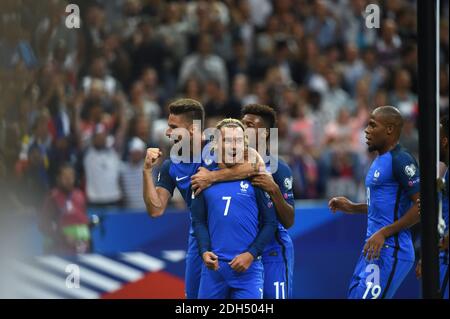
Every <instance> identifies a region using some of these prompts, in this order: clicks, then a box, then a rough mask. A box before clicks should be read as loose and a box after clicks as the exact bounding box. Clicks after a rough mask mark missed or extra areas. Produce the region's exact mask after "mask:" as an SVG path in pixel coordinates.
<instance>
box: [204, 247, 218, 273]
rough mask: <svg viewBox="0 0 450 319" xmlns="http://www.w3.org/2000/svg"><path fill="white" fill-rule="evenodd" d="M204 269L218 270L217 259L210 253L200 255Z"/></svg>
mask: <svg viewBox="0 0 450 319" xmlns="http://www.w3.org/2000/svg"><path fill="white" fill-rule="evenodd" d="M202 258H203V262H204V263H205V265H206V267H208V268H209V269H211V270H217V269H219V258H218V257H217V256H216V255H215V254H214V253H213V252H212V251H205V252H204V253H203V255H202Z"/></svg>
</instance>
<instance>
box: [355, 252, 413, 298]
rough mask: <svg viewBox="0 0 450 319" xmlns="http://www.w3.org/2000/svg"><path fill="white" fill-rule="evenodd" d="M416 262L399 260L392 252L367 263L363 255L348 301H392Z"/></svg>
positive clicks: (357, 267)
mask: <svg viewBox="0 0 450 319" xmlns="http://www.w3.org/2000/svg"><path fill="white" fill-rule="evenodd" d="M413 265H414V261H410V260H403V259H398V258H397V257H395V256H393V255H392V254H391V253H390V252H386V253H384V254H383V252H382V253H381V256H380V258H378V259H377V260H372V261H370V262H369V261H367V260H366V258H365V257H364V255H362V254H361V256H360V258H359V261H358V263H357V265H356V268H355V272H354V273H353V277H352V280H351V283H350V287H349V291H348V299H391V298H392V297H393V296H394V294H395V292H396V291H397V289H398V287H399V286H400V285H401V283H402V282H403V280H404V279H405V277H406V275H407V274H408V273H409V271H410V270H411V268H412V267H413Z"/></svg>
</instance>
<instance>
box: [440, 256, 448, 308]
mask: <svg viewBox="0 0 450 319" xmlns="http://www.w3.org/2000/svg"><path fill="white" fill-rule="evenodd" d="M439 277H440V281H439V282H440V289H441V290H440V291H441V297H442V299H448V252H447V253H441V255H440V256H439Z"/></svg>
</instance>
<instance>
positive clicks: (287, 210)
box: [251, 162, 295, 229]
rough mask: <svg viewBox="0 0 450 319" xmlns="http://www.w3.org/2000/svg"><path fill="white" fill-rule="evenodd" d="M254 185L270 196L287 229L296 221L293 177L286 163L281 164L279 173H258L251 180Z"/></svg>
mask: <svg viewBox="0 0 450 319" xmlns="http://www.w3.org/2000/svg"><path fill="white" fill-rule="evenodd" d="M251 181H252V185H253V186H256V187H260V188H261V189H263V190H264V191H265V192H267V193H268V194H269V195H270V198H271V200H272V201H273V203H274V205H275V210H276V213H277V217H278V220H279V221H280V223H281V224H282V225H283V226H284V227H285V228H286V229H288V228H290V227H292V225H293V224H294V221H295V201H294V194H293V191H292V184H293V176H292V172H291V169H290V168H289V166H288V165H287V164H286V163H284V162H283V163H281V162H280V163H279V165H278V169H277V171H276V172H275V173H274V174H273V175H272V174H270V173H266V172H263V173H258V174H257V175H255V176H253V177H252V178H251Z"/></svg>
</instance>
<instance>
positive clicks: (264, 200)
mask: <svg viewBox="0 0 450 319" xmlns="http://www.w3.org/2000/svg"><path fill="white" fill-rule="evenodd" d="M217 129H219V130H220V131H221V133H222V136H221V142H219V141H220V140H219V141H217V143H218V145H217V148H218V149H221V150H222V152H221V153H222V154H223V156H222V160H221V161H217V158H219V159H220V155H219V156H216V161H215V163H214V162H213V163H211V164H210V165H208V166H210V169H217V168H218V167H225V166H226V167H232V166H234V165H236V163H238V162H239V155H238V154H242V156H243V154H244V152H243V149H244V148H245V147H246V145H245V144H246V143H245V142H244V141H245V137H244V126H243V124H242V123H241V122H240V121H239V120H236V119H225V120H222V121H221V122H219V123H218V124H217ZM240 150H241V152H240ZM216 155H217V154H216ZM226 155H229V157H228V159H229V160H228V161H227V157H226ZM242 160H244V159H243V157H242ZM193 197H194V198H193V199H192V206H191V208H192V220H193V227H194V231H195V237H196V238H197V242H198V246H199V254H200V255H201V256H202V258H203V260H204V266H203V269H202V274H201V280H200V289H199V294H198V297H199V298H202V299H203V298H205V299H229V298H230V299H261V298H263V286H264V270H263V265H262V262H261V260H260V256H261V254H262V253H263V250H264V248H265V246H266V245H267V244H268V243H269V242H270V241H271V240H272V238H273V237H274V234H275V230H276V228H277V220H276V214H275V210H274V208H273V203H272V201H271V200H270V196H269V195H268V194H267V193H265V192H264V191H263V190H262V189H260V188H258V187H253V186H252V185H251V183H250V182H249V181H248V180H244V179H243V180H235V181H228V182H220V183H215V184H213V185H211V186H210V187H209V188H207V189H206V190H204V191H203V192H201V193H200V194H199V195H197V196H195V195H193Z"/></svg>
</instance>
